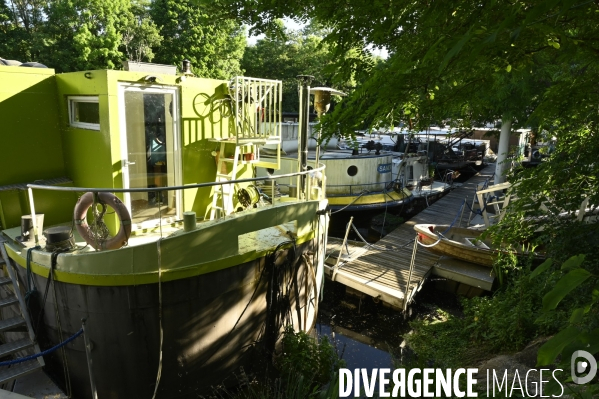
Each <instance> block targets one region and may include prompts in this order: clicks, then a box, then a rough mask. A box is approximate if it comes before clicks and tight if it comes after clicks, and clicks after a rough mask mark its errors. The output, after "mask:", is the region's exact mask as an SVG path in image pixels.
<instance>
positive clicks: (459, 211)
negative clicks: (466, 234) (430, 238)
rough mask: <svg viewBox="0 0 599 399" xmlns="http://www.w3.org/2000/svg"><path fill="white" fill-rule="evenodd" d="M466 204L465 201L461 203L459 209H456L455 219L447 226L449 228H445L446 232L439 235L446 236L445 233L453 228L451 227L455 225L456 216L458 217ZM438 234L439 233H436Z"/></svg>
mask: <svg viewBox="0 0 599 399" xmlns="http://www.w3.org/2000/svg"><path fill="white" fill-rule="evenodd" d="M465 203H466V200H464V201H462V205H460V209H458V213H457V214H456V215H455V218H453V222H451V224H450V225H449V227H448V228H447V230H445V231H444V232H443V233H440V235H441V236H443V235H445V234H447V232H448V231H449V230H451V228H452V227H453V225H454V224H455V222H456V221H457V220H458V216H460V213H461V212H462V208H463V207H464V204H465ZM437 234H439V233H437Z"/></svg>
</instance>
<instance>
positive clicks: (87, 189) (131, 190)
mask: <svg viewBox="0 0 599 399" xmlns="http://www.w3.org/2000/svg"><path fill="white" fill-rule="evenodd" d="M325 168H326V166H325V165H324V164H320V165H319V167H318V168H315V169H310V170H306V171H298V172H293V173H287V174H283V175H270V176H262V177H251V178H246V179H237V180H229V181H219V182H216V181H214V182H207V183H197V184H188V185H184V186H169V187H140V188H98V187H61V186H49V185H43V184H35V183H30V184H27V190H28V194H29V206H30V208H31V219H32V225H33V234H34V237H35V242H36V244H37V243H38V242H39V238H38V230H37V228H38V226H37V220H36V217H35V202H34V199H33V190H48V191H66V192H96V193H100V192H110V193H140V192H143V193H147V192H157V191H177V190H188V189H194V188H204V187H214V186H222V185H224V184H239V183H251V182H257V181H270V182H271V184H274V182H275V181H276V180H278V179H282V178H288V177H295V176H301V175H309V176H310V177H313V178H317V176H319V175H320V176H324V170H325ZM309 181H310V180H309ZM306 192H308V193H310V192H311V185H310V184H308V185H307V187H306ZM320 196H321V197H323V198H324V191H322V192H321V194H320ZM296 198H297V200H298V201H306V200H308V199H309V198H311V196H309V195H304V196H302V194H301V193H300V192H299V191H298V193H297V197H296ZM274 203H275V200H274V195H273V196H272V205H274Z"/></svg>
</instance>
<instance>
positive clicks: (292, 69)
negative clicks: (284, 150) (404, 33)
mask: <svg viewBox="0 0 599 399" xmlns="http://www.w3.org/2000/svg"><path fill="white" fill-rule="evenodd" d="M276 26H277V27H278V28H279V29H280V33H281V34H275V33H272V34H270V33H269V34H267V35H265V37H264V38H261V39H259V40H257V42H256V44H255V45H250V46H248V47H247V48H246V51H245V54H244V55H243V61H242V67H243V69H244V70H245V73H246V75H247V76H253V77H258V78H268V79H280V80H282V81H283V111H285V112H294V111H295V112H297V111H298V109H299V94H298V80H297V79H296V78H297V76H299V75H310V76H313V77H314V79H313V80H312V82H311V86H312V87H316V86H329V87H335V88H336V89H338V90H341V91H349V90H351V89H353V88H354V87H355V85H356V81H355V76H352V77H350V78H349V79H348V80H345V81H341V80H337V79H336V76H337V75H336V74H335V72H336V70H335V57H334V53H333V50H332V49H331V46H330V45H329V44H328V43H326V42H323V40H322V38H323V35H324V34H326V32H325V31H323V30H322V29H318V28H316V27H315V26H313V25H309V26H306V27H305V28H304V29H303V30H301V31H290V30H288V29H286V28H285V27H284V25H283V23H282V21H280V20H278V21H276ZM372 61H373V62H377V59H376V58H373V60H372ZM378 61H380V59H379V60H378Z"/></svg>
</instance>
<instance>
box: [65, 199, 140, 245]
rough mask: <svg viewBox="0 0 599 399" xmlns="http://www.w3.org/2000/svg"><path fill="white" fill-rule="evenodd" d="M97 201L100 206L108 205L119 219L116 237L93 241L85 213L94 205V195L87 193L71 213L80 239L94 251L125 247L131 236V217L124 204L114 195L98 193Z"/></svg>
mask: <svg viewBox="0 0 599 399" xmlns="http://www.w3.org/2000/svg"><path fill="white" fill-rule="evenodd" d="M98 201H99V202H100V203H101V204H104V205H108V206H109V207H111V208H112V209H114V212H115V213H116V214H117V216H118V217H119V220H120V222H121V227H120V229H119V231H118V233H116V235H115V236H114V237H112V238H109V239H108V240H104V241H98V242H96V240H95V239H94V237H93V235H92V232H91V230H90V227H89V225H88V224H87V211H88V209H89V208H90V207H91V206H92V205H93V203H94V193H92V192H87V193H85V194H83V195H82V196H81V197H80V198H79V201H77V204H76V205H75V210H74V212H73V218H74V219H75V226H76V227H77V231H78V232H79V234H80V235H81V237H82V238H83V239H84V240H85V242H86V243H88V244H89V245H91V246H92V247H93V248H94V249H99V250H107V249H119V248H121V247H122V246H124V245H126V244H127V242H128V241H129V237H130V236H131V216H130V215H129V211H128V210H127V207H125V204H123V202H122V201H121V200H120V199H119V198H118V197H117V196H116V195H114V194H112V193H106V192H100V193H98Z"/></svg>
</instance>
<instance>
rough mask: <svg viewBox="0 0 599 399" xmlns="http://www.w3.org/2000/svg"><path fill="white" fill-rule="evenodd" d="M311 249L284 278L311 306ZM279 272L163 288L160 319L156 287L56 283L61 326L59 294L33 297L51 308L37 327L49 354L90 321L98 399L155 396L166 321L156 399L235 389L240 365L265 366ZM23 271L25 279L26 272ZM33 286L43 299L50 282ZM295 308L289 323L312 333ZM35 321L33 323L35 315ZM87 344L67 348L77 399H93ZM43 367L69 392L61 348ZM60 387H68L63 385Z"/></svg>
mask: <svg viewBox="0 0 599 399" xmlns="http://www.w3.org/2000/svg"><path fill="white" fill-rule="evenodd" d="M310 246H311V244H310V243H307V244H304V245H302V246H299V247H298V249H297V252H296V253H295V256H294V262H288V263H289V264H290V265H291V264H292V263H293V266H292V269H288V270H290V271H291V272H288V273H287V275H288V277H286V278H291V281H295V286H296V287H299V290H300V291H301V292H299V294H300V295H299V297H300V298H302V297H303V298H305V296H304V295H305V291H304V290H303V289H302V287H305V284H306V279H308V280H309V282H310V284H312V281H313V278H312V277H311V276H312V275H313V272H314V270H313V269H311V268H310V267H306V264H307V263H306V262H305V261H302V257H301V253H302V252H306V251H308V249H309V248H310ZM288 252H289V251H288V250H285V251H280V252H279V253H278V256H277V260H276V263H277V264H281V263H282V262H283V263H284V262H285V260H286V257H287V255H286V254H287V253H288ZM291 252H292V254H293V251H291ZM310 258H311V257H310ZM298 259H299V261H297V260H298ZM277 267H280V266H277ZM273 268H274V266H273V265H272V263H269V262H268V260H267V258H266V257H264V258H260V259H257V260H254V261H251V262H247V263H244V264H242V265H238V266H234V267H230V268H227V269H223V270H220V271H216V272H212V273H208V274H203V275H199V276H195V277H189V278H186V279H181V280H176V281H168V282H163V283H162V285H161V289H162V313H160V311H159V285H158V284H146V285H138V286H111V287H100V286H88V285H75V284H67V283H60V282H56V283H55V284H56V298H57V302H58V311H59V320H60V322H58V318H57V317H56V313H55V303H54V293H53V290H52V288H50V290H49V294H48V298H47V301H46V303H45V305H42V303H41V302H42V299H43V295H37V296H36V302H37V306H38V307H43V308H44V312H43V317H42V320H43V322H42V325H41V326H40V328H39V337H40V344H41V345H42V350H43V349H47V348H49V347H52V346H54V345H56V344H57V343H59V342H61V341H62V340H64V339H66V338H67V337H69V336H71V335H72V334H74V333H75V332H77V331H78V330H79V329H80V328H81V320H82V319H84V318H86V319H87V322H86V323H87V324H86V332H87V335H88V337H89V339H90V340H91V343H92V351H91V356H92V360H93V378H94V382H95V385H96V387H97V392H98V397H99V398H128V399H129V398H144V399H147V398H151V397H152V395H153V393H154V389H155V386H156V382H157V373H158V368H159V357H160V352H161V346H160V314H161V315H162V328H163V345H162V370H161V378H160V382H159V385H158V394H157V398H163V399H170V398H187V397H189V398H191V397H194V398H195V397H197V395H198V394H200V393H206V392H208V391H209V390H210V389H211V387H213V386H216V385H218V384H220V383H221V382H223V381H224V382H225V383H230V384H234V383H235V382H236V377H235V373H238V371H239V369H240V367H244V368H245V370H246V371H247V370H248V368H251V366H252V365H253V364H256V363H258V362H259V361H260V359H263V358H265V357H264V356H263V354H264V353H265V352H264V349H265V347H264V341H265V340H267V339H265V335H266V336H268V335H269V329H268V328H266V325H267V324H269V323H267V319H268V320H271V318H270V317H271V316H272V314H269V315H270V316H268V317H267V302H266V292H267V291H269V290H270V287H269V281H271V282H272V281H273V279H272V278H271V277H272V272H273ZM19 272H20V277H21V279H22V280H24V277H25V276H24V273H25V270H23V269H22V268H19ZM278 278H281V277H280V276H279V277H278ZM35 279H36V285H37V287H38V290H39V291H40V292H43V290H44V287H46V283H47V280H46V279H45V278H43V277H41V276H39V275H35ZM270 284H272V283H270ZM296 292H297V291H296ZM301 302H302V303H305V302H304V300H302V301H301ZM246 306H247V308H246ZM296 309H299V308H298V307H296V306H295V305H293V306H292V312H291V313H295V314H294V315H292V318H293V319H294V320H295V324H296V327H297V324H303V327H302V328H304V329H305V328H306V324H308V325H310V324H311V321H308V322H306V321H305V319H304V320H301V319H302V314H300V313H301V312H296ZM298 317H299V319H300V320H301V322H299V323H298V321H297V320H298ZM32 320H33V323H34V324H35V321H36V320H37V315H36V314H34V315H33V317H32ZM59 328H60V329H61V330H62V338H61V337H60V334H59ZM275 330H276V329H275ZM270 332H272V331H270ZM274 334H275V335H276V334H277V332H276V331H275V332H274ZM266 338H268V337H266ZM83 342H84V340H83V336H81V337H79V338H77V339H76V340H74V341H73V342H72V343H70V344H68V345H67V346H65V348H66V360H67V369H68V373H69V375H70V380H71V389H72V393H73V397H74V398H75V399H86V398H91V397H92V395H91V385H90V379H89V372H88V363H87V359H86V353H85V346H84V343H83ZM266 349H267V350H268V348H266ZM45 360H46V362H47V366H46V370H47V371H48V372H49V373H50V374H51V375H52V376H53V377H54V378H56V379H58V380H62V382H63V384H64V381H65V378H64V377H65V376H64V372H63V356H62V352H61V351H60V350H58V351H56V352H54V353H52V354H51V355H48V356H46V357H45ZM63 388H65V389H66V388H67V387H66V384H64V386H63Z"/></svg>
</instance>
